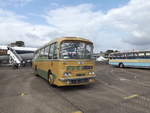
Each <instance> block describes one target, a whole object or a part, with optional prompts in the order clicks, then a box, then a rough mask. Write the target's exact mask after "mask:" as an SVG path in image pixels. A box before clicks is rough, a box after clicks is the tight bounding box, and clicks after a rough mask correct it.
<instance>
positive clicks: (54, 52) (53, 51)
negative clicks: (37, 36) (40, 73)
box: [49, 43, 57, 59]
mask: <svg viewBox="0 0 150 113" xmlns="http://www.w3.org/2000/svg"><path fill="white" fill-rule="evenodd" d="M49 59H57V46H56V43H54V44H52V45H51V46H50V53H49Z"/></svg>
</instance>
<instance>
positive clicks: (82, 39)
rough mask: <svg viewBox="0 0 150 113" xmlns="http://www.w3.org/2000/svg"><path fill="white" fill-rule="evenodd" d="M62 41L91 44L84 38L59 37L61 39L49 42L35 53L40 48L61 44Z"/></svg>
mask: <svg viewBox="0 0 150 113" xmlns="http://www.w3.org/2000/svg"><path fill="white" fill-rule="evenodd" d="M62 41H83V42H84V41H85V42H88V43H91V44H93V43H92V42H91V41H90V40H88V39H85V38H81V37H61V38H55V39H54V40H51V41H50V42H48V43H47V44H45V45H44V46H42V47H40V48H39V49H37V50H36V51H35V52H37V51H39V50H41V49H42V48H44V47H45V46H48V45H50V44H52V43H55V42H62Z"/></svg>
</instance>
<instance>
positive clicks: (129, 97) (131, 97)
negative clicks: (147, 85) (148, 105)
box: [124, 94, 139, 100]
mask: <svg viewBox="0 0 150 113" xmlns="http://www.w3.org/2000/svg"><path fill="white" fill-rule="evenodd" d="M138 96H139V95H138V94H134V95H131V96H127V97H124V99H125V100H127V99H133V98H136V97H138Z"/></svg>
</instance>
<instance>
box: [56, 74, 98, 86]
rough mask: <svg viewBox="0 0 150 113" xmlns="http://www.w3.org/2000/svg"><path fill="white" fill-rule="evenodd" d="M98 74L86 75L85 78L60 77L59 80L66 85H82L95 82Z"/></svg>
mask: <svg viewBox="0 0 150 113" xmlns="http://www.w3.org/2000/svg"><path fill="white" fill-rule="evenodd" d="M95 79H96V76H91V77H84V78H60V79H59V81H61V82H63V83H64V85H82V84H88V83H92V82H95Z"/></svg>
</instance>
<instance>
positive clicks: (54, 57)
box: [53, 43, 57, 59]
mask: <svg viewBox="0 0 150 113" xmlns="http://www.w3.org/2000/svg"><path fill="white" fill-rule="evenodd" d="M53 59H57V43H55V44H54V51H53Z"/></svg>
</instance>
